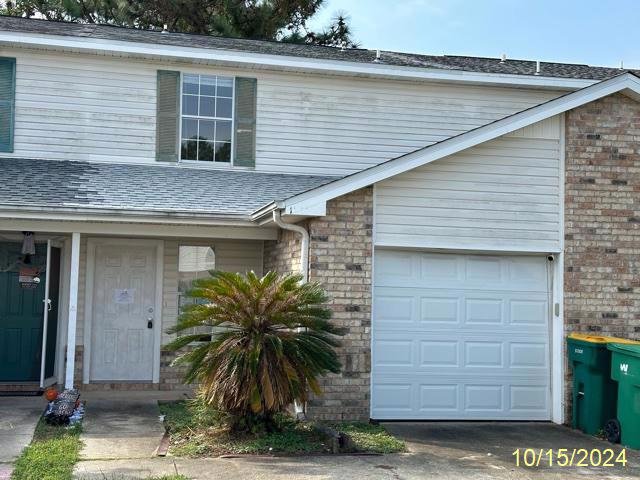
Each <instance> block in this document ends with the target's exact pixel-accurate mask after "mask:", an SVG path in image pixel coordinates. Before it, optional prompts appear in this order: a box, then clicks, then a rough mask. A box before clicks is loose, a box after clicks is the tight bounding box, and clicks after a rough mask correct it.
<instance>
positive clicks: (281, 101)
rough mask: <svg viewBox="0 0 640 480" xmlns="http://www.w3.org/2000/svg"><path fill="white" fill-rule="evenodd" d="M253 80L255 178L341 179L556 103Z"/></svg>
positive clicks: (405, 86)
mask: <svg viewBox="0 0 640 480" xmlns="http://www.w3.org/2000/svg"><path fill="white" fill-rule="evenodd" d="M292 80H294V81H293V82H292V81H290V80H289V79H288V78H286V77H275V78H274V77H266V78H264V79H259V80H258V130H257V132H258V135H257V163H256V166H257V168H258V169H259V170H267V171H289V172H295V173H308V174H323V175H326V174H329V175H346V174H350V173H354V172H357V171H359V170H363V169H365V168H368V167H371V166H373V165H377V164H379V163H381V162H384V161H386V160H390V159H392V158H395V157H397V156H400V155H403V154H406V153H409V152H412V151H413V150H416V149H419V148H422V147H425V146H427V145H431V144H433V143H436V142H439V141H441V140H444V139H446V138H449V137H452V136H455V135H458V134H460V133H463V132H466V131H468V130H471V129H473V128H476V127H479V126H482V125H485V124H487V123H491V122H493V121H495V120H498V119H500V118H504V117H506V116H508V115H511V114H513V113H516V112H518V111H521V110H525V109H527V108H529V107H532V106H534V105H538V104H540V103H542V102H545V101H547V100H550V99H552V98H555V97H557V96H558V95H559V93H556V92H552V91H534V90H525V89H512V88H511V89H510V88H498V87H472V86H454V85H434V84H415V83H408V82H393V81H381V80H378V81H373V80H367V79H350V80H346V79H336V78H319V77H306V78H304V77H301V78H300V80H299V81H297V82H296V81H295V77H292Z"/></svg>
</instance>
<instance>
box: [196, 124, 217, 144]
mask: <svg viewBox="0 0 640 480" xmlns="http://www.w3.org/2000/svg"><path fill="white" fill-rule="evenodd" d="M199 122H200V132H199V133H198V139H200V140H209V141H213V139H214V138H215V137H214V135H215V134H214V130H215V125H216V122H215V121H214V120H199Z"/></svg>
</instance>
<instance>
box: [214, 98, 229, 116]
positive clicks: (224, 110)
mask: <svg viewBox="0 0 640 480" xmlns="http://www.w3.org/2000/svg"><path fill="white" fill-rule="evenodd" d="M216 104H217V108H216V117H221V118H231V110H232V107H233V101H232V100H231V99H230V98H218V99H217V100H216Z"/></svg>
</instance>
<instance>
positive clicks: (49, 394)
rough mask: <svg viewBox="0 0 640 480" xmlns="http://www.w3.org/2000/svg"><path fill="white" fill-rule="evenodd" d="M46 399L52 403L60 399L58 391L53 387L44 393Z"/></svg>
mask: <svg viewBox="0 0 640 480" xmlns="http://www.w3.org/2000/svg"><path fill="white" fill-rule="evenodd" d="M44 398H46V399H47V400H48V401H50V402H53V401H54V400H55V399H56V398H58V391H57V390H56V389H55V388H53V387H49V388H47V389H46V390H45V391H44Z"/></svg>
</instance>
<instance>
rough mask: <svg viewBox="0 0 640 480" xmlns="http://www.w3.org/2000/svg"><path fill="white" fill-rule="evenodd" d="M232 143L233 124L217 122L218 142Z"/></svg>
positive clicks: (222, 121)
mask: <svg viewBox="0 0 640 480" xmlns="http://www.w3.org/2000/svg"><path fill="white" fill-rule="evenodd" d="M230 141H231V122H228V121H225V120H218V121H217V122H216V142H230Z"/></svg>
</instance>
